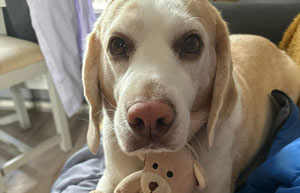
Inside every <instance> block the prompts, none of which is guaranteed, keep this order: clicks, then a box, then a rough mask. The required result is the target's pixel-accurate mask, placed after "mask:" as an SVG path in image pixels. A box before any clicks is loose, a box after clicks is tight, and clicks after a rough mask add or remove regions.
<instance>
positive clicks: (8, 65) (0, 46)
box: [0, 35, 44, 75]
mask: <svg viewBox="0 0 300 193" xmlns="http://www.w3.org/2000/svg"><path fill="white" fill-rule="evenodd" d="M43 59H44V57H43V54H42V52H41V50H40V48H39V46H38V44H36V43H33V42H30V41H26V40H21V39H17V38H13V37H8V36H4V35H0V75H2V74H5V73H8V72H11V71H14V70H17V69H20V68H23V67H25V66H28V65H30V64H34V63H36V62H39V61H41V60H43Z"/></svg>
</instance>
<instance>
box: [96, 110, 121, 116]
mask: <svg viewBox="0 0 300 193" xmlns="http://www.w3.org/2000/svg"><path fill="white" fill-rule="evenodd" d="M104 111H111V112H116V110H114V109H105V110H101V111H99V112H97V113H95V114H94V116H96V115H98V114H100V113H102V112H104Z"/></svg>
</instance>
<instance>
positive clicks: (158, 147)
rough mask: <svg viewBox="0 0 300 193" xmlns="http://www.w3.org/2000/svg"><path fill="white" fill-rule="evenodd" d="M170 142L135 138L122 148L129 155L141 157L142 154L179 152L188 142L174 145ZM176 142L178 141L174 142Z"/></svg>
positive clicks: (128, 140)
mask: <svg viewBox="0 0 300 193" xmlns="http://www.w3.org/2000/svg"><path fill="white" fill-rule="evenodd" d="M169 141H171V139H170V140H168V139H167V137H166V138H165V139H161V140H150V139H147V138H135V137H132V138H131V139H127V141H126V142H125V143H123V145H120V146H121V150H122V151H123V152H124V153H126V154H128V155H139V154H140V153H144V154H147V153H161V152H173V151H179V150H180V149H182V148H183V147H184V145H185V144H186V142H183V141H182V143H178V144H174V143H169ZM174 141H176V140H174Z"/></svg>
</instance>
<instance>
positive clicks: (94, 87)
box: [82, 32, 102, 154]
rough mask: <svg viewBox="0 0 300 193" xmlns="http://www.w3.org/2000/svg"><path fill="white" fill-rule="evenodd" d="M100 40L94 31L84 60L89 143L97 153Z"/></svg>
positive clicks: (99, 101) (98, 138) (98, 137)
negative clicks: (88, 110)
mask: <svg viewBox="0 0 300 193" xmlns="http://www.w3.org/2000/svg"><path fill="white" fill-rule="evenodd" d="M100 49H101V48H100V40H99V38H98V37H97V35H96V32H92V33H91V34H90V35H89V37H88V41H87V47H86V52H85V56H84V60H83V70H82V73H83V74H82V78H83V86H84V95H85V98H86V100H87V102H88V104H89V106H90V112H89V128H88V133H87V143H88V146H89V149H90V151H91V152H92V153H94V154H96V153H97V151H98V148H99V143H100V128H99V125H100V114H101V113H98V112H99V111H100V110H101V108H102V96H101V93H100V85H99V79H98V71H99V65H100V53H101V52H100V51H101V50H100Z"/></svg>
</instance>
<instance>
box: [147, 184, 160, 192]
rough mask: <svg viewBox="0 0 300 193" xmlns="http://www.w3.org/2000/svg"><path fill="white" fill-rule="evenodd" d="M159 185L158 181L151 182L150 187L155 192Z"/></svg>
mask: <svg viewBox="0 0 300 193" xmlns="http://www.w3.org/2000/svg"><path fill="white" fill-rule="evenodd" d="M157 187H158V183H157V182H150V184H149V189H150V190H151V192H153V191H154V190H155V189H156V188H157Z"/></svg>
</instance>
